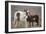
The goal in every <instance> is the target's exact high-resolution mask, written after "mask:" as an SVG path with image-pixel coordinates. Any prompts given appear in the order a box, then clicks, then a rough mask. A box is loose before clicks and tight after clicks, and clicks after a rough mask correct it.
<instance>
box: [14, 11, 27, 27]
mask: <svg viewBox="0 0 46 34" xmlns="http://www.w3.org/2000/svg"><path fill="white" fill-rule="evenodd" d="M17 13H20V22H18V21H17V16H16V15H17ZM26 18H27V16H26V12H24V11H16V12H15V13H14V23H15V22H16V24H15V27H17V25H18V24H21V23H22V24H21V25H23V23H24V25H25V27H28V25H27V20H26ZM17 22H18V23H17Z"/></svg>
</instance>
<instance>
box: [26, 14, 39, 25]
mask: <svg viewBox="0 0 46 34" xmlns="http://www.w3.org/2000/svg"><path fill="white" fill-rule="evenodd" d="M27 22H29V24H30V23H31V22H32V26H33V22H36V23H37V26H38V25H39V17H38V15H33V16H28V17H27Z"/></svg>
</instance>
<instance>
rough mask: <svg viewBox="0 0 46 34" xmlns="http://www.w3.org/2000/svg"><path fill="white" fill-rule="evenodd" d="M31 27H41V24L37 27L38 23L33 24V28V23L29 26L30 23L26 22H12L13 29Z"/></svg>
mask: <svg viewBox="0 0 46 34" xmlns="http://www.w3.org/2000/svg"><path fill="white" fill-rule="evenodd" d="M31 27H40V24H39V25H38V26H37V23H36V22H33V26H32V23H30V24H29V22H25V21H19V22H18V21H16V22H14V21H12V23H11V28H31Z"/></svg>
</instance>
